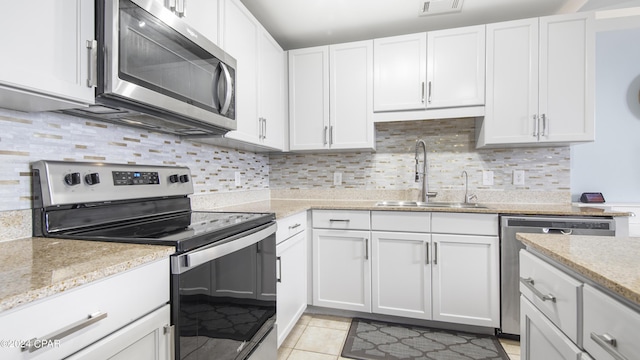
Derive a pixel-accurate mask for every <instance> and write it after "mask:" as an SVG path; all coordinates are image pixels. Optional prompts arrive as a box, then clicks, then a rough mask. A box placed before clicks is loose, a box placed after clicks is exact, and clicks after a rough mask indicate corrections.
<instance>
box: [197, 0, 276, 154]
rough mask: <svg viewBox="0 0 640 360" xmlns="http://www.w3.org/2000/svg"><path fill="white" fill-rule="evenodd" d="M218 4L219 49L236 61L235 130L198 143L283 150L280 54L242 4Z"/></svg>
mask: <svg viewBox="0 0 640 360" xmlns="http://www.w3.org/2000/svg"><path fill="white" fill-rule="evenodd" d="M221 1H223V5H222V6H221V8H220V9H221V10H220V12H221V14H222V16H221V23H222V27H221V28H222V30H221V33H220V34H219V35H220V36H219V37H220V43H219V45H220V47H222V48H223V49H224V50H225V52H227V53H228V54H229V55H231V56H233V57H234V58H235V59H236V61H237V72H236V74H237V75H236V87H235V91H236V121H237V125H238V127H237V130H234V131H230V132H228V133H227V134H225V136H224V138H221V139H218V138H214V139H209V138H205V139H196V141H202V142H208V143H214V144H221V145H224V146H230V147H239V148H247V149H249V150H252V151H272V150H282V149H283V146H284V130H285V129H284V124H285V122H286V121H285V117H286V112H285V104H286V101H285V99H286V98H285V94H286V92H285V86H286V85H285V66H286V65H285V55H284V51H283V50H282V48H281V47H280V46H279V45H278V43H277V42H276V41H275V40H273V38H272V37H271V35H269V33H268V32H267V31H266V30H265V29H264V27H262V25H261V24H260V23H259V22H258V20H256V19H255V17H253V15H252V14H251V13H250V12H249V10H247V8H246V7H245V6H244V5H243V4H242V3H241V2H240V1H237V0H221ZM189 8H191V2H189ZM190 11H191V10H189V11H187V14H190Z"/></svg>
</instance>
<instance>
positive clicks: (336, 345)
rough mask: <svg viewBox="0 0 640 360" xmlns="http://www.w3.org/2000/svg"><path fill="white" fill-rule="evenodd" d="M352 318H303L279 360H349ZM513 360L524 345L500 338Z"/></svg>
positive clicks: (279, 350) (287, 340)
mask: <svg viewBox="0 0 640 360" xmlns="http://www.w3.org/2000/svg"><path fill="white" fill-rule="evenodd" d="M350 325H351V319H349V318H343V317H336V316H326V315H310V314H305V315H302V317H301V318H300V320H299V321H298V323H297V324H296V326H295V327H294V328H293V330H291V333H290V334H289V336H288V337H287V338H286V339H285V341H284V342H283V343H282V345H281V346H280V348H279V349H278V360H342V359H344V360H348V359H346V358H343V357H342V356H340V353H341V352H342V345H343V344H344V341H345V339H346V338H347V333H348V332H349V326H350ZM500 342H501V343H502V346H503V347H504V349H505V351H506V352H507V354H508V355H509V357H510V359H511V360H520V343H519V342H517V341H514V340H505V339H500Z"/></svg>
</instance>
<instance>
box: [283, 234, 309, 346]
mask: <svg viewBox="0 0 640 360" xmlns="http://www.w3.org/2000/svg"><path fill="white" fill-rule="evenodd" d="M278 224H280V222H278ZM276 259H277V271H276V274H277V279H278V283H277V286H278V291H277V294H278V295H277V313H278V318H277V320H276V324H277V328H278V346H280V345H281V344H282V343H283V342H284V340H285V339H286V338H287V335H289V333H290V332H291V330H292V329H293V327H294V326H295V325H296V322H297V321H298V319H300V317H301V316H302V314H303V313H304V311H305V309H306V308H307V233H306V232H301V233H299V234H297V235H294V236H292V237H290V238H289V239H287V240H285V241H284V242H281V243H279V244H278V245H277V246H276Z"/></svg>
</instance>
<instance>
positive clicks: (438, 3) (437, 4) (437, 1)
mask: <svg viewBox="0 0 640 360" xmlns="http://www.w3.org/2000/svg"><path fill="white" fill-rule="evenodd" d="M462 2H463V0H430V1H424V0H421V1H420V14H419V15H420V16H429V15H440V14H449V13H456V12H460V11H461V10H462Z"/></svg>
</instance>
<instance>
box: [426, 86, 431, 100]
mask: <svg viewBox="0 0 640 360" xmlns="http://www.w3.org/2000/svg"><path fill="white" fill-rule="evenodd" d="M428 96H429V98H428V100H427V102H428V103H429V104H431V81H429V92H428Z"/></svg>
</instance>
